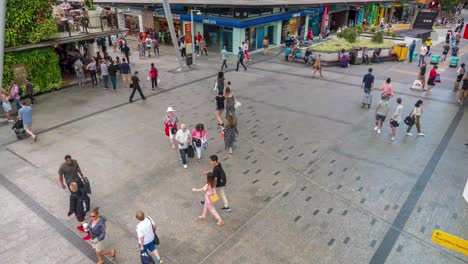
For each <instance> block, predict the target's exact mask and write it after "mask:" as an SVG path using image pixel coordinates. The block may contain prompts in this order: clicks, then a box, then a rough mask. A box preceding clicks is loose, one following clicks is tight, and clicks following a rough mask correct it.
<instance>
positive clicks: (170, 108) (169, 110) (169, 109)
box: [166, 106, 175, 112]
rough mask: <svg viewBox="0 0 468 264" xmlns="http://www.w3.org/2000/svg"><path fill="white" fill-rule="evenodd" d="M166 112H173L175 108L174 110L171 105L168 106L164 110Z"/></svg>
mask: <svg viewBox="0 0 468 264" xmlns="http://www.w3.org/2000/svg"><path fill="white" fill-rule="evenodd" d="M166 112H175V110H174V108H172V107H171V106H169V107H168V108H167V111H166Z"/></svg>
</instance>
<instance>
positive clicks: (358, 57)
mask: <svg viewBox="0 0 468 264" xmlns="http://www.w3.org/2000/svg"><path fill="white" fill-rule="evenodd" d="M350 52H351V54H352V58H351V61H350V62H349V63H350V64H353V65H359V64H362V48H352V49H351V51H350Z"/></svg>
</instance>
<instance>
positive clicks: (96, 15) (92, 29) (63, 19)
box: [52, 4, 118, 37]
mask: <svg viewBox="0 0 468 264" xmlns="http://www.w3.org/2000/svg"><path fill="white" fill-rule="evenodd" d="M52 14H53V16H54V18H55V22H56V24H57V29H58V32H59V36H60V37H71V36H74V35H79V34H87V33H97V32H103V31H107V30H111V29H117V28H118V23H117V14H115V13H114V12H112V11H108V10H106V9H101V8H100V9H98V10H88V8H86V7H81V6H78V7H75V8H73V6H71V5H65V6H64V5H63V4H62V5H55V6H53V12H52Z"/></svg>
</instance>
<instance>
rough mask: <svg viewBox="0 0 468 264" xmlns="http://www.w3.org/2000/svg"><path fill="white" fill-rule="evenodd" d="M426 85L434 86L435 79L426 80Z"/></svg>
mask: <svg viewBox="0 0 468 264" xmlns="http://www.w3.org/2000/svg"><path fill="white" fill-rule="evenodd" d="M427 85H435V78H429V79H428V80H427Z"/></svg>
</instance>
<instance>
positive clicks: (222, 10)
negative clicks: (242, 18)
mask: <svg viewBox="0 0 468 264" xmlns="http://www.w3.org/2000/svg"><path fill="white" fill-rule="evenodd" d="M219 14H220V16H222V17H232V9H231V8H220V9H219Z"/></svg>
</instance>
